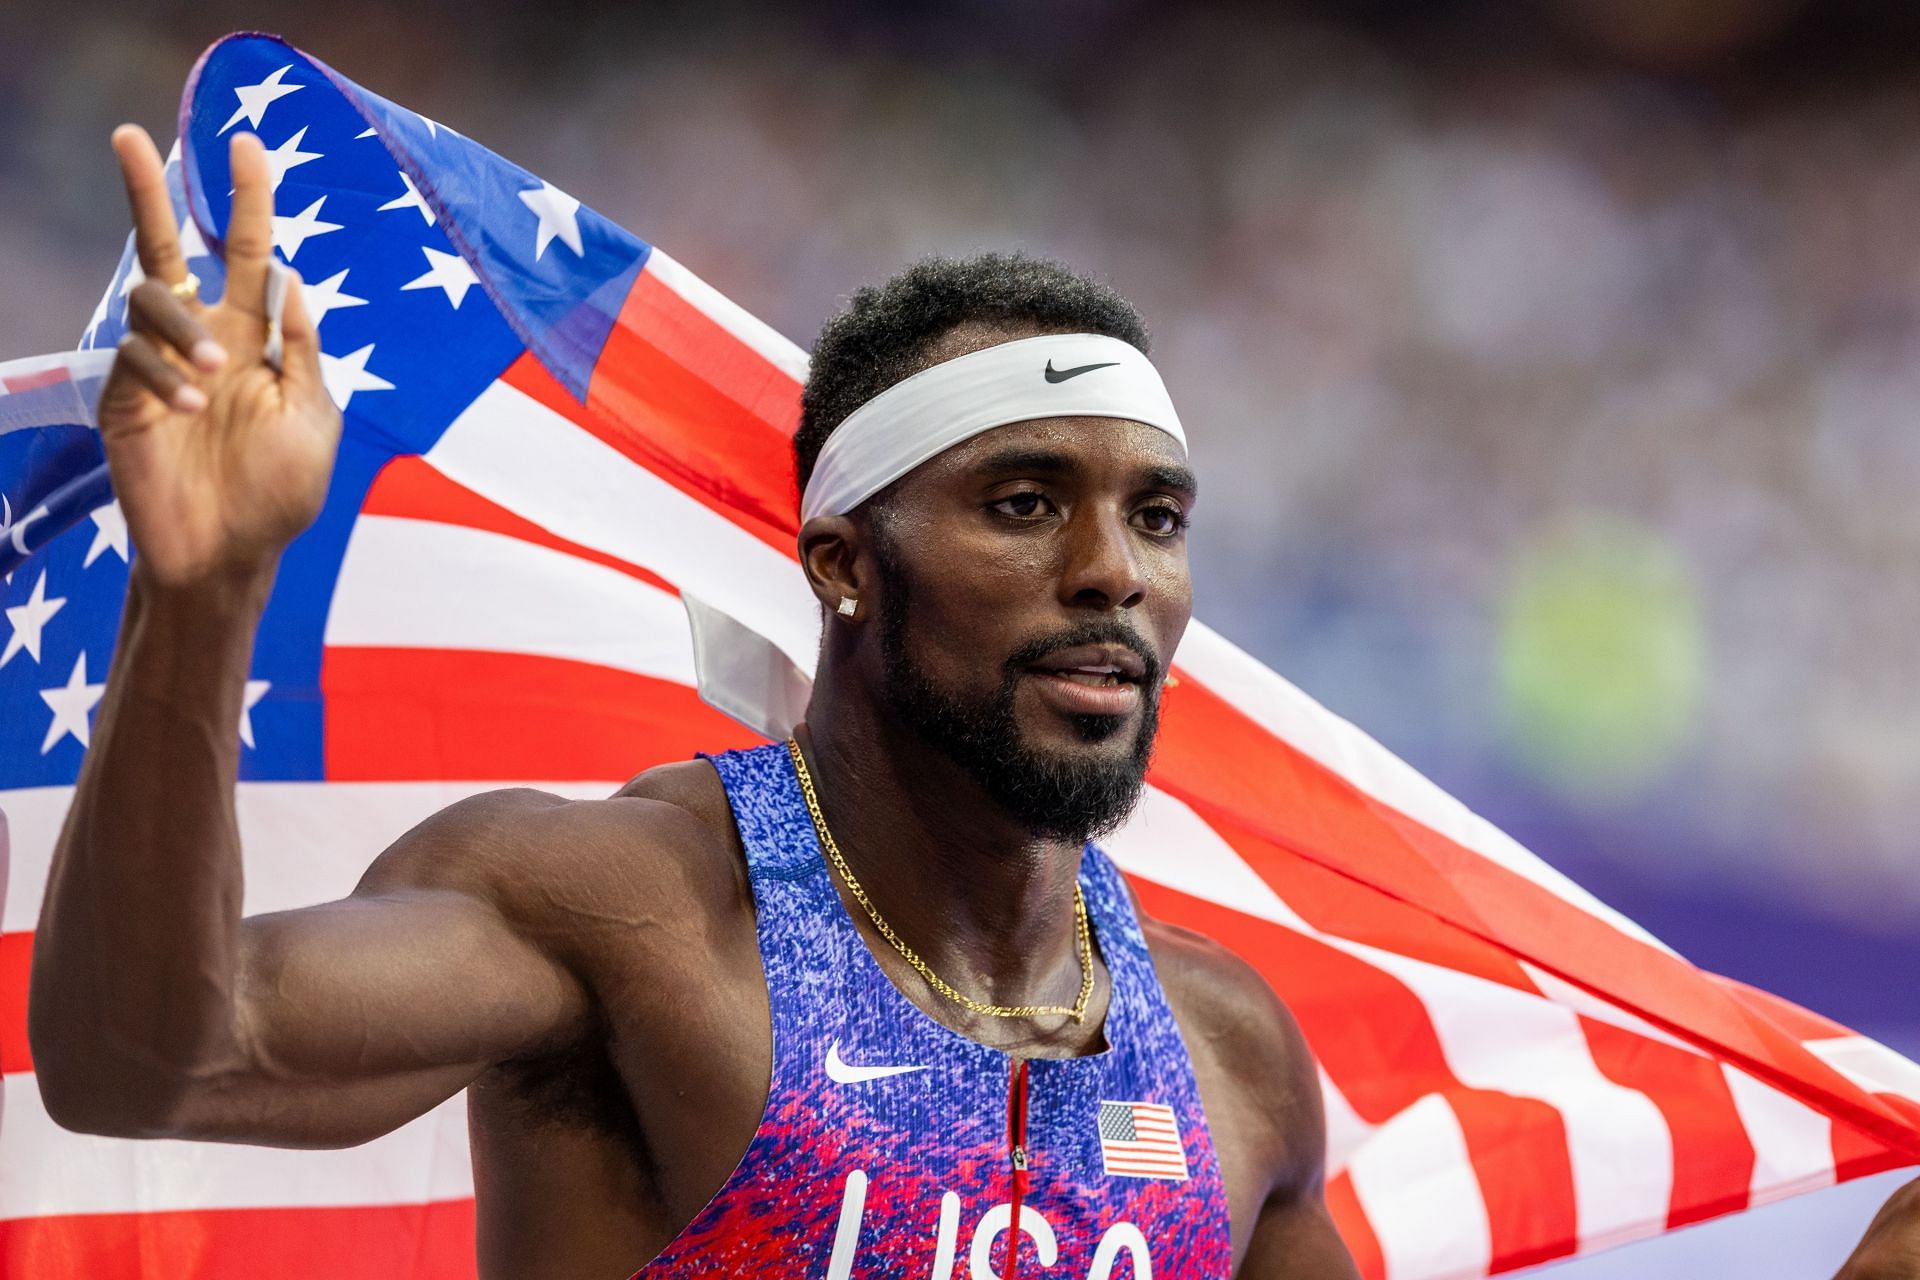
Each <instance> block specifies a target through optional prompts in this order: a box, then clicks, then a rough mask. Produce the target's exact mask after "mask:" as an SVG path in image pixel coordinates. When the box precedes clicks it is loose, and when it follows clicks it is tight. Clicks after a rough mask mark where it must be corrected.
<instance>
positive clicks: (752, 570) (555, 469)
mask: <svg viewBox="0 0 1920 1280" xmlns="http://www.w3.org/2000/svg"><path fill="white" fill-rule="evenodd" d="M426 460H427V461H428V462H429V463H431V464H432V465H433V466H434V467H436V468H438V469H439V470H440V472H441V473H442V474H444V475H446V476H447V477H448V478H450V479H452V480H454V481H456V482H458V483H460V484H463V485H465V486H466V487H467V488H469V489H472V490H473V491H474V492H475V493H478V494H480V495H481V496H482V497H484V498H487V499H489V500H490V501H493V502H496V503H499V504H500V505H501V506H503V507H505V508H506V509H507V510H509V511H512V512H514V513H516V514H517V515H519V516H521V517H523V518H524V519H527V520H531V521H532V522H533V523H535V524H537V525H540V526H541V527H542V528H545V529H547V530H549V531H550V532H552V533H554V534H556V535H558V536H559V537H562V538H565V539H567V540H568V541H570V542H577V543H579V544H580V545H581V546H584V547H591V548H593V549H594V550H596V551H603V552H605V553H607V554H608V555H612V556H616V557H618V558H620V559H622V560H625V561H627V562H628V563H629V564H636V565H641V566H643V567H645V568H647V569H650V570H652V571H653V572H655V573H657V574H659V575H660V576H661V577H663V578H665V579H666V580H667V581H669V582H671V583H673V584H674V585H675V586H676V587H681V588H683V589H686V590H689V591H692V592H694V593H695V594H697V595H699V596H700V598H701V599H702V600H704V601H706V602H707V603H708V604H710V605H712V606H713V607H715V608H717V609H719V610H721V611H722V612H724V613H726V614H728V615H729V616H731V617H734V618H736V619H738V620H739V621H740V622H741V623H743V624H744V625H746V626H748V627H750V628H752V629H753V630H754V631H757V632H758V633H759V634H761V635H763V636H765V637H767V638H768V639H769V640H771V641H772V642H773V643H774V644H775V645H777V646H779V648H780V650H781V651H782V652H783V653H785V654H786V655H787V657H788V658H789V659H791V660H792V661H793V663H794V665H795V666H797V667H799V668H800V670H802V671H805V672H808V673H811V672H812V671H813V664H814V661H815V659H816V658H817V657H818V656H819V649H820V609H819V605H818V603H817V602H816V601H815V600H814V598H813V595H812V593H811V592H810V591H808V590H807V584H806V578H805V576H804V575H802V574H801V572H800V570H799V568H798V567H797V566H796V565H795V563H794V562H793V560H792V559H790V558H789V557H787V556H785V555H782V554H781V553H780V552H778V551H776V550H774V549H773V548H772V547H771V546H769V545H767V544H766V543H764V542H762V541H761V540H760V539H758V538H756V537H754V536H753V535H752V534H751V533H748V532H747V531H746V530H745V529H742V528H741V527H740V526H739V525H737V524H734V523H733V522H732V521H731V520H729V519H727V518H726V517H725V516H723V515H721V514H720V513H719V512H717V511H715V510H713V509H712V508H711V507H707V506H705V505H703V504H702V503H700V502H699V501H697V500H696V499H694V498H691V497H689V496H688V495H687V494H685V493H682V492H681V491H680V490H678V489H676V488H674V487H673V486H672V485H670V484H668V483H667V482H666V481H665V480H662V479H661V478H660V477H659V476H656V475H654V474H653V473H652V472H651V471H648V470H647V469H646V468H645V467H643V466H640V465H639V464H638V463H636V462H634V461H632V460H631V459H629V458H628V457H626V456H625V455H624V454H622V453H620V452H619V451H618V450H616V449H614V448H612V447H611V446H609V445H607V444H604V443H602V442H601V441H600V440H598V439H596V438H595V437H593V436H592V435H590V434H589V433H587V432H586V431H584V430H582V429H581V428H580V427H577V426H575V425H574V424H573V423H571V422H569V421H567V420H566V419H565V418H563V417H561V416H560V415H559V414H558V413H555V412H554V411H553V410H552V409H549V408H548V407H547V406H545V405H543V404H541V403H540V402H539V401H537V400H535V399H534V398H533V397H531V396H529V395H526V394H525V393H523V392H521V391H518V390H515V389H514V388H513V387H510V386H508V385H507V384H506V383H504V382H496V383H494V384H493V385H492V386H490V387H488V388H487V389H486V390H485V391H483V392H481V393H480V395H479V397H478V398H477V399H475V400H474V402H473V403H472V404H470V405H468V406H467V408H466V409H465V410H464V411H463V412H462V413H461V414H460V416H459V417H458V418H456V419H455V420H454V422H453V425H452V426H450V427H448V428H447V431H446V434H445V435H443V436H442V437H441V438H440V440H439V442H438V443H437V444H435V445H434V446H433V448H432V449H431V450H429V451H428V453H427V454H426ZM675 629H676V630H679V631H682V632H684V631H685V630H686V620H685V619H684V618H682V619H680V620H679V621H678V622H677V623H676V628H675Z"/></svg>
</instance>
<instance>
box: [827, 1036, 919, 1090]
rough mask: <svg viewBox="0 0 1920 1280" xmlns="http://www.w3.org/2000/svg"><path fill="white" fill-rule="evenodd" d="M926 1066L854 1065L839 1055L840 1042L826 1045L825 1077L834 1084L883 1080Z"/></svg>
mask: <svg viewBox="0 0 1920 1280" xmlns="http://www.w3.org/2000/svg"><path fill="white" fill-rule="evenodd" d="M925 1070H926V1067H924V1066H919V1067H856V1066H852V1065H850V1064H849V1063H847V1062H845V1061H843V1060H842V1059H841V1057H840V1042H839V1041H838V1040H835V1041H834V1042H833V1043H832V1044H830V1045H828V1046H827V1079H829V1080H831V1081H833V1082H834V1083H835V1084H860V1083H862V1082H864V1081H867V1080H884V1079H886V1078H887V1077H888V1076H900V1075H905V1074H906V1073H907V1072H909V1071H925Z"/></svg>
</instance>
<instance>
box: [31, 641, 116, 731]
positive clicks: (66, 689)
mask: <svg viewBox="0 0 1920 1280" xmlns="http://www.w3.org/2000/svg"><path fill="white" fill-rule="evenodd" d="M106 688H107V686H106V685H104V684H88V683H87V653H86V650H84V649H82V650H81V651H80V656H79V657H78V658H76V659H74V662H73V674H72V675H70V676H68V677H67V682H66V684H64V685H62V686H60V687H58V688H54V689H42V690H41V691H40V700H41V701H42V702H44V703H46V704H47V706H49V707H51V708H52V709H53V723H52V724H50V725H48V726H47V738H46V741H44V742H42V743H41V744H40V754H41V755H45V754H47V752H49V751H51V750H53V748H54V745H55V744H56V743H58V742H59V741H60V739H62V738H64V737H66V736H67V735H68V734H72V735H73V736H74V737H75V738H77V739H79V742H80V745H81V746H83V747H84V746H86V745H87V734H88V730H89V725H88V722H87V715H88V713H89V712H91V711H92V710H93V708H94V707H95V705H97V704H98V703H99V701H100V695H101V694H102V693H104V692H105V691H106Z"/></svg>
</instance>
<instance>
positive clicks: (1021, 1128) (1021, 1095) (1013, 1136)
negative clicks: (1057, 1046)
mask: <svg viewBox="0 0 1920 1280" xmlns="http://www.w3.org/2000/svg"><path fill="white" fill-rule="evenodd" d="M1012 1061H1013V1069H1012V1071H1011V1072H1010V1073H1009V1078H1008V1080H1007V1154H1008V1157H1009V1159H1010V1160H1011V1162H1012V1164H1013V1193H1012V1195H1011V1196H1010V1197H1009V1208H1010V1209H1011V1211H1012V1216H1011V1217H1010V1218H1009V1219H1008V1220H1007V1273H1006V1276H1005V1278H1004V1280H1016V1277H1018V1276H1019V1274H1020V1203H1021V1201H1023V1200H1024V1199H1026V1195H1027V1060H1026V1059H1025V1058H1015V1059H1013V1060H1012Z"/></svg>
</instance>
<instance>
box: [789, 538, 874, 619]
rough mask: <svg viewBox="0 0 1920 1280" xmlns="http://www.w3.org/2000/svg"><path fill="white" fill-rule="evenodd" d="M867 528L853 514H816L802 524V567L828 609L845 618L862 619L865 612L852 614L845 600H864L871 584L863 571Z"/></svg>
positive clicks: (834, 615)
mask: <svg viewBox="0 0 1920 1280" xmlns="http://www.w3.org/2000/svg"><path fill="white" fill-rule="evenodd" d="M865 535H866V531H865V529H863V528H862V527H861V526H860V524H859V523H858V522H857V521H855V520H854V519H853V518H852V517H851V516H815V517H814V518H813V519H811V520H809V521H807V522H806V524H804V525H802V526H801V528H800V567H801V569H803V570H804V571H805V572H806V575H807V585H808V586H810V587H812V588H813V594H814V598H815V599H817V600H819V601H820V606H821V607H822V608H823V609H825V610H826V611H827V613H828V614H829V615H831V616H833V617H835V618H838V619H841V620H852V621H858V620H859V619H860V618H862V617H864V616H865V615H864V613H863V612H861V611H858V610H856V611H855V612H854V613H852V614H851V615H849V614H848V613H846V612H845V611H844V609H843V607H842V605H841V603H840V602H841V601H842V600H852V601H854V602H855V603H856V604H858V603H859V602H861V601H862V599H863V595H864V591H865V588H866V587H867V586H869V585H870V584H868V583H867V582H865V581H864V580H863V579H862V577H861V574H860V568H859V560H860V552H861V550H862V549H863V547H864V538H865Z"/></svg>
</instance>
